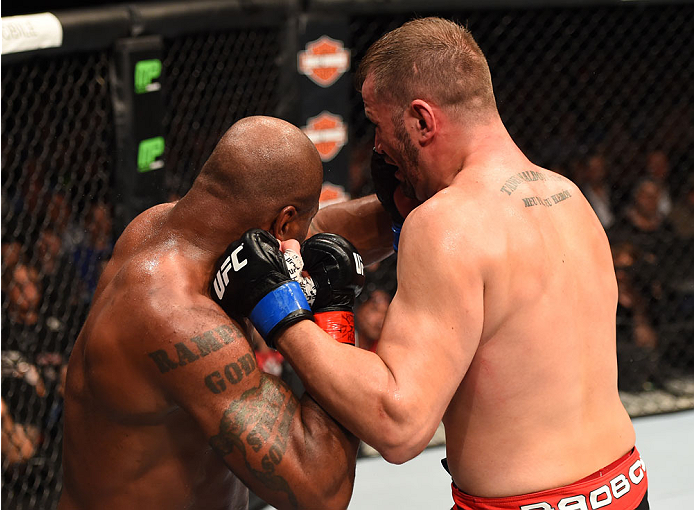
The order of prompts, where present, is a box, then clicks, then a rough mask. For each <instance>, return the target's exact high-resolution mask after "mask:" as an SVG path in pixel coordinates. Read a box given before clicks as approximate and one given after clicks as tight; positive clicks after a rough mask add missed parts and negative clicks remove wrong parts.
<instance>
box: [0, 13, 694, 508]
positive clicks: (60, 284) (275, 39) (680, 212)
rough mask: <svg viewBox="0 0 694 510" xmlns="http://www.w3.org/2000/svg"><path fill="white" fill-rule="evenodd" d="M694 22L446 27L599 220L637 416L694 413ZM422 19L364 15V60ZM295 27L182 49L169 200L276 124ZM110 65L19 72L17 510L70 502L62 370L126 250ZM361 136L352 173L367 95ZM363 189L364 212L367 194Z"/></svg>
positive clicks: (89, 57) (5, 389)
mask: <svg viewBox="0 0 694 510" xmlns="http://www.w3.org/2000/svg"><path fill="white" fill-rule="evenodd" d="M693 11H694V9H693V8H692V7H690V6H669V7H656V6H650V7H643V6H640V5H639V6H633V5H627V6H621V7H612V8H607V7H601V8H586V9H537V10H514V11H504V10H492V11H469V12H459V13H432V14H439V15H443V16H446V17H451V18H453V19H456V20H459V21H462V22H463V23H465V24H466V25H468V26H469V28H470V30H471V31H472V33H473V34H474V36H475V37H476V38H477V40H478V41H479V43H480V46H481V47H482V49H483V50H484V51H485V53H486V55H487V57H488V59H489V62H490V67H491V69H492V74H493V78H494V83H495V91H496V96H497V101H498V103H499V110H500V112H501V115H502V117H503V119H504V121H505V122H506V125H507V126H508V128H509V131H510V132H511V134H512V136H513V137H514V139H515V140H516V141H517V142H518V144H519V145H520V147H521V148H522V149H523V150H524V151H525V152H526V154H527V155H528V156H529V157H530V158H531V160H533V161H534V162H536V163H538V164H541V165H544V166H547V167H549V168H552V169H555V170H557V171H560V172H562V173H565V174H566V175H568V176H569V177H571V178H572V179H574V180H575V181H576V182H577V183H578V184H579V185H580V186H581V187H582V188H583V189H584V192H585V194H586V196H588V197H589V198H591V200H592V203H593V204H594V207H595V208H596V211H598V212H599V213H600V217H601V220H602V221H603V222H604V224H605V226H606V228H607V231H608V233H609V236H610V240H611V242H612V245H613V251H614V258H615V266H616V268H617V270H618V271H617V273H618V278H619V286H620V308H619V311H618V312H619V314H618V319H619V322H618V350H619V363H620V387H621V389H622V397H623V400H624V402H625V404H626V405H627V408H628V410H629V412H630V413H631V414H632V415H633V416H635V415H639V414H647V413H654V412H662V411H668V410H673V409H678V408H683V407H694V391H692V374H693V372H694V347H692V341H693V340H694V324H693V323H694V281H693V279H694V268H693V267H692V265H693V264H694V262H693V260H694V257H693V255H694V250H693V249H692V243H693V241H692V239H693V237H694V231H693V226H694V191H693V189H694V178H693V177H692V174H693V173H692V168H693V167H694V161H693V157H694V128H693V126H692V118H693V117H694V111H692V109H693V108H694V106H692V105H694V87H691V83H692V82H694V76H693V74H694V54H693V53H694V44H692V41H694V37H693V35H694V34H693V33H692V31H693V27H692V24H691V19H693V18H694V12H693ZM419 14H426V12H425V11H420V12H419ZM409 18H410V16H409V15H396V16H393V15H388V16H387V17H386V16H378V15H372V16H358V17H354V18H352V20H351V25H352V26H351V28H352V30H351V33H352V34H354V37H353V41H352V44H351V48H352V55H353V60H354V62H355V63H357V62H358V61H359V60H360V59H361V57H362V56H363V54H364V52H365V50H366V48H367V47H368V45H369V44H371V43H372V42H373V41H375V40H376V39H377V38H378V37H379V36H380V35H382V34H383V33H384V32H386V31H388V30H390V29H392V28H395V27H397V26H399V25H400V24H402V23H403V22H404V21H406V20H407V19H409ZM281 28H282V27H275V28H263V29H250V28H249V29H242V30H235V31H231V32H220V33H214V34H197V35H191V36H182V37H177V38H172V39H168V40H166V41H165V57H164V73H163V76H164V81H165V83H164V86H163V92H164V98H165V104H166V112H167V114H166V117H165V119H164V125H165V130H166V133H165V136H166V147H167V152H166V154H165V161H166V171H167V189H168V191H169V192H170V194H171V195H172V196H180V195H182V194H184V193H185V192H186V190H187V189H188V187H189V186H190V184H191V182H192V181H193V179H194V177H195V175H196V174H197V172H198V171H199V169H200V167H201V165H202V163H203V162H204V161H205V159H206V158H207V156H208V155H209V153H210V152H211V150H212V148H213V147H214V144H215V143H216V142H217V140H218V138H219V137H220V136H221V134H222V133H223V132H224V131H225V129H226V128H227V127H228V126H230V125H231V124H232V123H233V122H234V121H235V120H237V119H239V118H241V117H244V116H246V115H251V114H273V113H274V112H275V111H276V108H277V105H278V104H279V98H281V94H282V93H283V91H282V90H280V79H279V77H280V73H281V69H280V66H281V61H282V59H280V58H279V57H280V55H281V53H282V51H284V49H285V48H283V44H282V36H281V33H282V30H281ZM109 63H110V54H109V53H108V52H100V53H89V54H80V55H78V56H69V57H59V58H53V59H45V58H35V59H32V60H29V61H26V62H24V63H19V64H11V65H4V66H3V69H2V72H3V76H2V305H3V312H2V404H3V405H2V408H3V411H2V504H3V505H4V506H5V507H6V508H12V509H15V508H35V509H38V508H41V509H44V508H53V507H55V503H56V501H57V499H56V496H57V494H58V493H59V491H60V488H61V481H60V469H59V466H60V443H61V427H60V422H61V411H62V401H61V395H60V391H61V374H62V373H63V372H62V368H63V367H64V364H65V360H66V358H67V355H68V354H69V352H70V349H71V347H72V345H73V342H74V340H75V338H76V336H77V333H78V330H79V328H80V326H81V324H82V322H83V320H84V317H85V314H86V311H87V307H88V305H89V301H90V299H91V295H92V293H93V291H94V288H95V285H96V281H97V278H98V276H99V274H100V270H101V268H102V267H103V264H104V262H105V261H106V260H107V259H108V257H109V255H110V250H111V246H112V241H113V239H112V237H113V236H112V227H111V211H112V205H113V200H116V197H115V196H113V194H112V192H111V190H110V181H111V178H112V174H113V171H114V169H115V159H114V154H115V140H114V127H113V125H114V122H113V114H112V110H111V101H110V96H109V93H110V92H109ZM351 129H352V133H351V134H350V138H351V140H352V141H353V147H352V149H353V151H352V153H353V156H354V157H353V160H354V163H353V166H354V167H357V168H359V167H364V166H365V165H364V162H366V161H368V156H369V152H370V148H371V146H372V145H373V143H372V138H373V133H372V131H371V129H370V127H369V125H368V122H367V121H366V119H365V117H364V114H363V108H362V104H361V98H360V96H359V95H358V94H356V92H355V93H354V94H353V96H352V118H351ZM354 177H355V180H354V182H353V183H352V193H353V195H360V194H364V193H365V192H367V191H368V189H369V185H368V184H365V179H364V178H363V177H360V176H359V175H358V172H357V173H355V174H354ZM654 210H657V211H659V212H657V213H654V212H653V211H654ZM649 211H650V212H649ZM663 218H664V219H663ZM394 266H395V264H394V259H390V260H387V261H384V262H382V263H381V264H380V265H379V266H378V267H377V268H370V272H369V276H368V282H369V283H368V285H367V290H366V292H365V293H364V295H363V298H362V300H366V298H367V296H369V295H371V294H372V293H373V291H374V290H375V289H376V288H379V287H380V288H383V289H385V290H386V292H388V293H390V294H391V295H392V294H393V293H394V292H395V290H396V289H395V287H396V283H395V267H394Z"/></svg>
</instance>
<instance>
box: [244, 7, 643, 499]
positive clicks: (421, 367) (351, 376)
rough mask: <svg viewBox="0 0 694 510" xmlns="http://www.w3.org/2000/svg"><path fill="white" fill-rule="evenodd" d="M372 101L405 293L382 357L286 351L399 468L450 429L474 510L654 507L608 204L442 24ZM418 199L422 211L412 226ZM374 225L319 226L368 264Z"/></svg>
mask: <svg viewBox="0 0 694 510" xmlns="http://www.w3.org/2000/svg"><path fill="white" fill-rule="evenodd" d="M358 85H359V88H360V90H361V93H362V96H363V100H364V106H365V110H366V115H367V116H368V117H369V119H370V120H371V121H372V122H373V123H374V124H375V126H376V137H375V150H376V151H377V152H378V153H379V154H380V155H382V157H383V158H385V163H388V164H390V165H391V169H390V172H388V171H387V170H386V171H385V172H384V171H383V164H384V162H381V163H380V165H381V166H380V170H381V171H380V172H376V175H377V177H378V181H377V182H376V184H377V189H380V195H381V198H382V199H383V203H384V206H386V207H387V208H388V210H389V212H391V213H392V216H393V218H394V219H397V220H400V221H402V219H403V218H402V216H406V217H405V219H404V224H403V225H402V230H401V233H400V240H399V249H398V261H397V264H398V265H397V273H398V288H397V293H396V295H395V297H394V299H393V300H392V303H391V305H390V307H389V309H388V312H387V315H386V318H385V321H384V324H383V329H382V333H381V336H380V338H379V340H378V347H377V349H376V352H375V353H374V352H369V351H365V350H362V349H354V348H352V347H350V346H346V345H343V344H340V343H337V342H334V341H332V339H331V338H330V337H329V336H328V335H326V334H325V332H324V331H322V330H321V329H320V328H319V327H317V325H316V324H315V323H314V322H312V321H309V320H301V321H298V322H297V323H295V324H293V325H291V326H289V327H288V328H286V329H284V331H283V332H282V333H281V334H279V335H278V337H277V338H276V346H277V348H278V350H279V351H280V352H281V353H282V354H283V355H284V356H285V357H286V358H287V359H288V360H289V362H290V363H291V364H292V365H293V366H294V368H295V369H296V371H297V373H298V374H299V376H300V377H301V378H302V380H303V382H304V384H305V386H306V388H307V389H308V391H309V392H310V393H311V394H312V395H313V396H314V397H315V398H316V400H317V401H318V402H319V403H320V404H321V405H322V406H323V407H324V408H325V409H326V410H327V411H328V412H329V413H330V414H331V415H332V416H334V417H335V418H336V419H337V420H338V421H339V422H341V423H342V424H343V425H345V427H347V428H348V429H349V430H351V431H352V432H353V433H354V434H356V435H357V436H358V437H360V438H362V439H363V440H364V441H365V442H367V443H368V444H370V445H372V446H373V447H374V448H376V449H377V450H378V451H379V452H381V454H382V455H383V456H384V457H385V458H386V459H387V460H389V461H391V462H394V463H401V462H405V461H407V460H409V459H411V458H413V457H414V456H416V455H417V454H419V453H420V452H421V451H422V449H423V448H424V447H425V446H426V445H427V444H428V442H429V440H430V439H431V437H432V436H433V434H434V432H435V430H436V428H437V425H438V424H439V422H441V421H443V423H444V425H445V430H446V451H447V466H448V470H449V471H450V474H451V476H452V479H453V483H452V491H453V499H454V501H455V505H456V506H455V508H457V509H466V510H482V509H484V510H510V509H515V510H569V509H571V510H579V509H580V510H589V509H592V510H594V509H597V508H602V509H606V510H634V509H635V508H638V509H639V510H641V509H646V508H648V502H647V492H646V488H647V479H646V471H645V467H644V464H643V462H642V461H641V459H640V457H639V454H638V452H637V451H636V449H635V447H634V444H635V435H634V429H633V427H632V424H631V421H630V419H629V416H628V415H627V413H626V411H625V409H624V407H623V406H622V404H621V402H620V399H619V395H618V392H617V361H616V348H615V329H616V327H615V310H616V306H617V284H616V279H615V273H614V269H613V266H612V258H611V255H610V249H609V245H608V242H607V238H606V236H605V232H604V230H603V229H602V227H601V225H600V223H599V221H598V219H597V218H596V216H595V214H594V213H593V211H592V209H591V208H590V205H589V204H588V202H587V201H586V200H585V199H584V197H583V196H582V195H581V192H580V191H579V190H578V188H577V187H576V186H575V185H574V184H573V183H572V182H570V181H569V180H568V179H566V178H564V177H562V176H560V175H557V174H555V173H552V172H550V171H549V170H546V169H543V168H539V167H537V166H536V165H534V164H532V163H531V162H530V161H529V160H528V159H527V158H526V157H525V156H524V155H523V154H522V152H521V151H520V150H519V149H518V147H517V146H516V145H515V143H514V142H513V140H512V139H511V138H510V136H509V134H508V132H507V131H506V129H505V127H504V125H503V123H502V121H501V118H500V116H499V113H498V112H497V108H496V102H495V99H494V94H493V89H492V82H491V76H490V71H489V68H488V66H487V61H486V59H485V57H484V55H483V54H482V52H481V50H480V48H479V47H478V45H477V44H476V43H475V41H474V40H473V38H472V37H471V35H470V33H469V32H468V31H467V30H466V29H465V28H463V27H461V26H459V25H458V24H456V23H453V22H450V21H447V20H443V19H439V18H425V19H419V20H415V21H411V22H409V23H406V24H405V25H403V26H402V27H400V28H398V29H396V30H394V31H392V32H390V33H388V34H386V35H384V36H383V37H382V38H381V39H380V40H379V41H377V42H376V43H375V44H374V45H373V46H372V47H371V48H370V49H369V51H368V52H367V54H366V56H365V57H364V59H363V60H362V62H361V64H360V67H359V70H358ZM374 170H378V168H375V169H374ZM388 178H390V179H393V178H395V179H397V181H399V184H398V183H396V185H393V186H390V187H388V186H387V180H388ZM388 189H390V190H391V191H390V192H388V191H387V190H388ZM393 190H394V191H393ZM403 193H404V195H405V196H409V197H410V198H414V199H416V200H417V201H418V202H419V203H420V204H421V205H418V206H417V207H415V208H414V210H412V211H411V212H409V214H406V213H407V210H406V209H403V206H404V205H405V204H404V201H405V200H404V199H405V197H404V196H403ZM396 206H397V208H396ZM359 210H360V208H359V203H347V204H344V205H343V204H339V205H335V206H332V207H328V208H325V209H323V210H321V211H320V213H319V214H318V215H317V216H316V218H315V220H314V222H313V224H314V225H315V226H316V227H317V228H318V229H319V230H321V229H327V230H330V231H332V232H336V233H338V234H342V235H344V236H345V237H347V238H348V239H350V240H351V241H352V242H353V243H354V245H355V246H356V247H357V248H358V249H360V250H361V249H364V248H366V247H370V246H371V245H370V244H369V243H362V240H361V239H357V238H356V237H355V238H354V239H352V238H351V235H352V234H353V233H354V232H358V231H361V232H362V234H361V236H362V238H364V239H366V238H368V235H367V234H365V233H364V232H366V231H367V227H366V226H365V225H364V223H363V222H364V221H366V220H367V219H368V220H369V221H371V225H372V226H373V225H376V224H377V222H376V221H375V220H374V217H373V216H369V215H368V214H363V215H362V214H359ZM346 211H348V212H349V214H347V213H346ZM381 213H382V214H384V212H383V211H381ZM395 230H398V229H397V228H396V229H395ZM309 241H310V240H309ZM295 249H296V248H295ZM302 251H303V250H302ZM256 265H262V261H258V260H253V261H249V266H248V267H246V268H242V269H241V270H240V271H239V275H238V276H237V279H239V280H242V279H243V273H244V272H247V274H248V273H249V272H250V271H256V272H257V271H258V268H257V267H256V268H253V266H256ZM308 272H309V274H311V270H310V269H309V270H308Z"/></svg>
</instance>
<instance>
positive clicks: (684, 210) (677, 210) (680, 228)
mask: <svg viewBox="0 0 694 510" xmlns="http://www.w3.org/2000/svg"><path fill="white" fill-rule="evenodd" d="M670 221H671V222H672V227H673V229H674V231H675V235H676V236H677V237H678V238H679V239H680V240H685V241H694V175H690V176H689V179H688V180H687V182H686V184H685V186H684V189H683V190H682V195H681V196H680V198H679V199H678V200H677V202H675V205H674V206H673V207H672V212H671V213H670ZM692 255H694V254H692Z"/></svg>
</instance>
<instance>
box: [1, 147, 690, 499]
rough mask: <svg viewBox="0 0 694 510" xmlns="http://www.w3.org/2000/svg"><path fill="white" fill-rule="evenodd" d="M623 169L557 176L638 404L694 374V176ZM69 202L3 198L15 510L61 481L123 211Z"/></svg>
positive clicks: (363, 169) (383, 293) (664, 156)
mask: <svg viewBox="0 0 694 510" xmlns="http://www.w3.org/2000/svg"><path fill="white" fill-rule="evenodd" d="M548 147H551V145H549V146H548ZM370 155H371V147H370V146H367V145H364V146H363V147H361V148H359V147H358V148H356V149H355V150H354V151H353V160H352V165H351V169H350V172H351V173H350V184H349V186H348V187H347V189H343V188H341V187H339V186H332V185H326V186H325V188H324V192H323V196H322V200H321V203H322V205H325V204H329V203H332V202H336V201H340V200H346V199H347V198H348V197H350V196H353V197H357V196H363V195H364V194H367V193H370V192H372V191H373V190H372V188H371V184H370V179H369V170H368V168H369V160H370ZM612 165H614V162H613V161H611V158H610V157H609V152H599V151H595V152H590V153H589V152H585V153H584V154H583V155H582V156H581V157H578V158H575V159H574V160H573V161H570V162H565V164H563V165H555V166H551V165H548V166H550V168H552V169H554V170H556V171H558V172H560V173H562V174H564V175H567V176H568V177H570V178H571V179H572V180H574V181H575V182H576V184H578V185H579V187H580V188H581V189H582V191H583V193H584V195H585V196H586V198H587V199H588V201H589V202H590V204H591V205H592V207H593V208H594V210H595V212H596V214H597V216H598V218H599V220H600V221H601V223H602V225H603V226H604V228H605V231H606V233H607V237H608V239H609V242H610V245H611V247H612V253H613V260H614V266H615V271H616V276H617V283H618V289H619V303H618V307H617V351H618V363H619V386H620V390H622V391H627V392H640V391H644V390H649V389H652V388H656V387H659V386H662V385H664V384H665V383H666V382H667V379H668V378H670V377H672V376H673V375H678V374H681V373H687V372H688V373H690V374H691V373H692V372H694V360H692V359H691V358H692V355H691V353H690V354H688V355H687V351H691V350H692V349H691V341H692V338H694V270H693V266H694V262H693V259H694V174H693V173H692V172H691V169H690V168H678V169H674V168H673V163H672V158H671V157H670V155H669V154H668V153H667V151H665V150H662V149H654V150H651V151H648V152H645V153H644V154H643V155H642V158H641V159H635V160H634V161H633V162H632V168H630V170H629V172H625V171H624V169H623V168H622V169H620V170H619V171H613V170H612ZM28 175H31V174H30V173H29V174H28ZM673 176H675V177H674V178H673ZM67 189H69V188H65V187H61V186H60V185H58V184H57V183H52V182H51V181H50V179H47V178H45V176H42V175H40V173H39V174H37V175H35V176H34V177H28V178H26V179H25V180H24V181H23V182H22V183H20V184H18V185H17V186H16V187H14V188H12V189H10V188H6V189H4V191H3V197H2V207H3V232H2V303H3V314H2V462H3V489H2V490H3V500H4V499H5V496H6V494H7V493H9V492H11V493H14V494H15V500H16V494H17V493H18V492H21V491H18V489H17V486H16V485H17V484H21V485H22V487H23V488H24V489H25V490H26V492H27V493H34V494H35V493H36V491H35V490H33V489H30V486H31V485H32V484H39V483H44V481H45V478H46V477H56V476H60V475H59V470H55V469H54V468H53V466H55V465H59V462H60V450H61V430H60V421H61V414H62V389H63V385H64V380H65V373H66V364H67V359H68V356H69V354H70V350H71V348H72V346H73V344H74V341H75V339H76V338H77V334H78V333H79V330H80V328H81V326H82V323H83V322H84V320H85V318H86V314H87V312H88V308H89V303H90V301H91V298H92V295H93V293H94V291H95V290H96V285H97V282H98V278H99V276H100V274H101V271H102V269H103V267H104V266H105V264H106V263H107V262H108V260H109V258H110V256H111V252H112V250H113V242H114V231H113V230H114V229H113V220H112V216H113V210H112V206H111V204H109V203H107V202H105V201H104V200H102V199H99V198H92V199H90V198H89V197H87V198H86V199H85V198H83V197H82V198H77V197H72V196H71V195H69V191H67ZM8 190H9V192H8ZM73 192H74V191H73ZM175 198H176V197H172V199H175ZM395 266H396V260H395V257H391V258H389V259H386V260H384V261H382V262H381V263H379V264H374V265H372V266H369V267H368V268H367V275H366V276H367V278H366V286H365V289H364V292H363V293H362V295H361V296H360V297H359V299H358V303H357V308H356V311H355V321H356V336H357V343H358V345H359V347H361V348H364V349H369V350H375V348H376V344H377V342H378V338H379V334H380V330H381V326H382V324H383V319H384V317H385V313H386V310H387V308H388V305H389V303H390V301H391V299H392V297H393V295H394V294H395V291H396V274H395ZM255 343H256V353H257V358H258V365H259V366H260V367H261V368H262V369H263V370H265V371H266V372H268V373H272V374H275V375H277V376H279V377H281V378H283V379H284V380H285V381H286V382H287V383H288V384H289V385H290V386H291V387H292V388H293V389H294V390H295V391H297V392H299V393H300V392H301V391H302V386H301V382H300V381H299V379H298V377H297V376H296V374H295V373H294V372H293V370H292V369H291V367H290V366H289V365H288V364H287V363H286V362H285V361H284V360H283V358H282V356H281V355H280V354H279V353H277V352H276V351H274V350H271V349H269V348H268V347H267V346H266V345H265V344H264V342H263V341H262V339H260V338H259V337H256V338H255ZM687 347H688V349H687ZM687 356H688V358H687ZM47 486H54V487H59V486H60V483H52V484H47ZM8 491H9V492H8Z"/></svg>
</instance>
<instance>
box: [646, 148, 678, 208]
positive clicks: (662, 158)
mask: <svg viewBox="0 0 694 510" xmlns="http://www.w3.org/2000/svg"><path fill="white" fill-rule="evenodd" d="M646 173H647V177H648V178H649V179H651V180H653V182H655V183H656V184H657V185H658V187H659V188H660V198H659V199H658V212H659V213H660V214H661V215H662V216H667V215H668V214H670V211H672V197H671V194H670V186H669V184H668V178H669V176H670V161H669V159H668V157H667V155H666V154H665V152H663V151H661V150H655V151H651V152H649V153H648V154H647V155H646Z"/></svg>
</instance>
